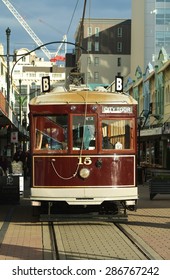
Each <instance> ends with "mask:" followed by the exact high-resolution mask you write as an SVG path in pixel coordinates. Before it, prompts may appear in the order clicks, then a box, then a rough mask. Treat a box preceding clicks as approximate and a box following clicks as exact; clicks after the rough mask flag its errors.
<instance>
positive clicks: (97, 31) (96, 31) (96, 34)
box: [95, 27, 100, 37]
mask: <svg viewBox="0 0 170 280" xmlns="http://www.w3.org/2000/svg"><path fill="white" fill-rule="evenodd" d="M99 31H100V28H99V27H95V37H99Z"/></svg>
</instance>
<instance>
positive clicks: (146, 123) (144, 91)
mask: <svg viewBox="0 0 170 280" xmlns="http://www.w3.org/2000/svg"><path fill="white" fill-rule="evenodd" d="M135 75H136V79H135V81H133V83H132V84H131V86H129V88H128V89H127V92H128V93H129V94H130V95H132V96H133V97H134V98H135V99H136V100H137V101H138V121H139V122H138V164H140V165H142V166H144V167H151V168H165V169H170V59H169V58H168V56H167V53H166V51H165V49H164V48H162V49H161V50H160V52H159V54H158V57H157V60H156V64H155V66H154V67H153V66H152V65H151V64H150V63H149V64H148V66H147V68H146V71H145V73H144V74H142V72H141V69H140V67H139V68H137V70H136V73H135Z"/></svg>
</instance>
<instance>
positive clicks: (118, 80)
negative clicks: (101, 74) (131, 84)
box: [115, 76, 123, 92]
mask: <svg viewBox="0 0 170 280" xmlns="http://www.w3.org/2000/svg"><path fill="white" fill-rule="evenodd" d="M115 91H117V92H122V91H123V77H120V76H116V77H115Z"/></svg>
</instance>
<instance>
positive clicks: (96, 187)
mask: <svg viewBox="0 0 170 280" xmlns="http://www.w3.org/2000/svg"><path fill="white" fill-rule="evenodd" d="M29 107H30V151H31V155H32V182H31V200H32V201H36V202H41V203H42V202H49V203H53V202H65V203H67V205H82V206H83V207H88V206H92V205H93V206H94V205H98V206H99V205H100V206H103V207H104V205H107V203H108V204H109V203H110V204H111V203H113V204H115V203H117V204H120V205H121V206H122V207H123V209H124V210H125V209H127V208H129V209H131V210H134V209H135V206H136V203H137V199H138V189H137V185H136V154H137V145H136V141H137V135H136V132H137V102H136V101H135V100H134V99H133V98H132V97H131V96H128V95H126V94H124V93H112V92H98V91H87V90H82V91H81V90H77V91H68V92H64V91H61V92H58V91H57V90H56V91H55V90H53V92H49V93H46V94H43V95H40V96H37V97H35V98H33V99H32V100H31V101H30V105H29Z"/></svg>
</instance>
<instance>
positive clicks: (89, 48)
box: [87, 41, 92, 51]
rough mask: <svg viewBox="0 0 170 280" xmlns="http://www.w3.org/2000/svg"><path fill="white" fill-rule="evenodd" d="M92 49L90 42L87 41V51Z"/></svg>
mask: <svg viewBox="0 0 170 280" xmlns="http://www.w3.org/2000/svg"><path fill="white" fill-rule="evenodd" d="M91 50H92V42H91V41H88V43H87V51H91Z"/></svg>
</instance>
